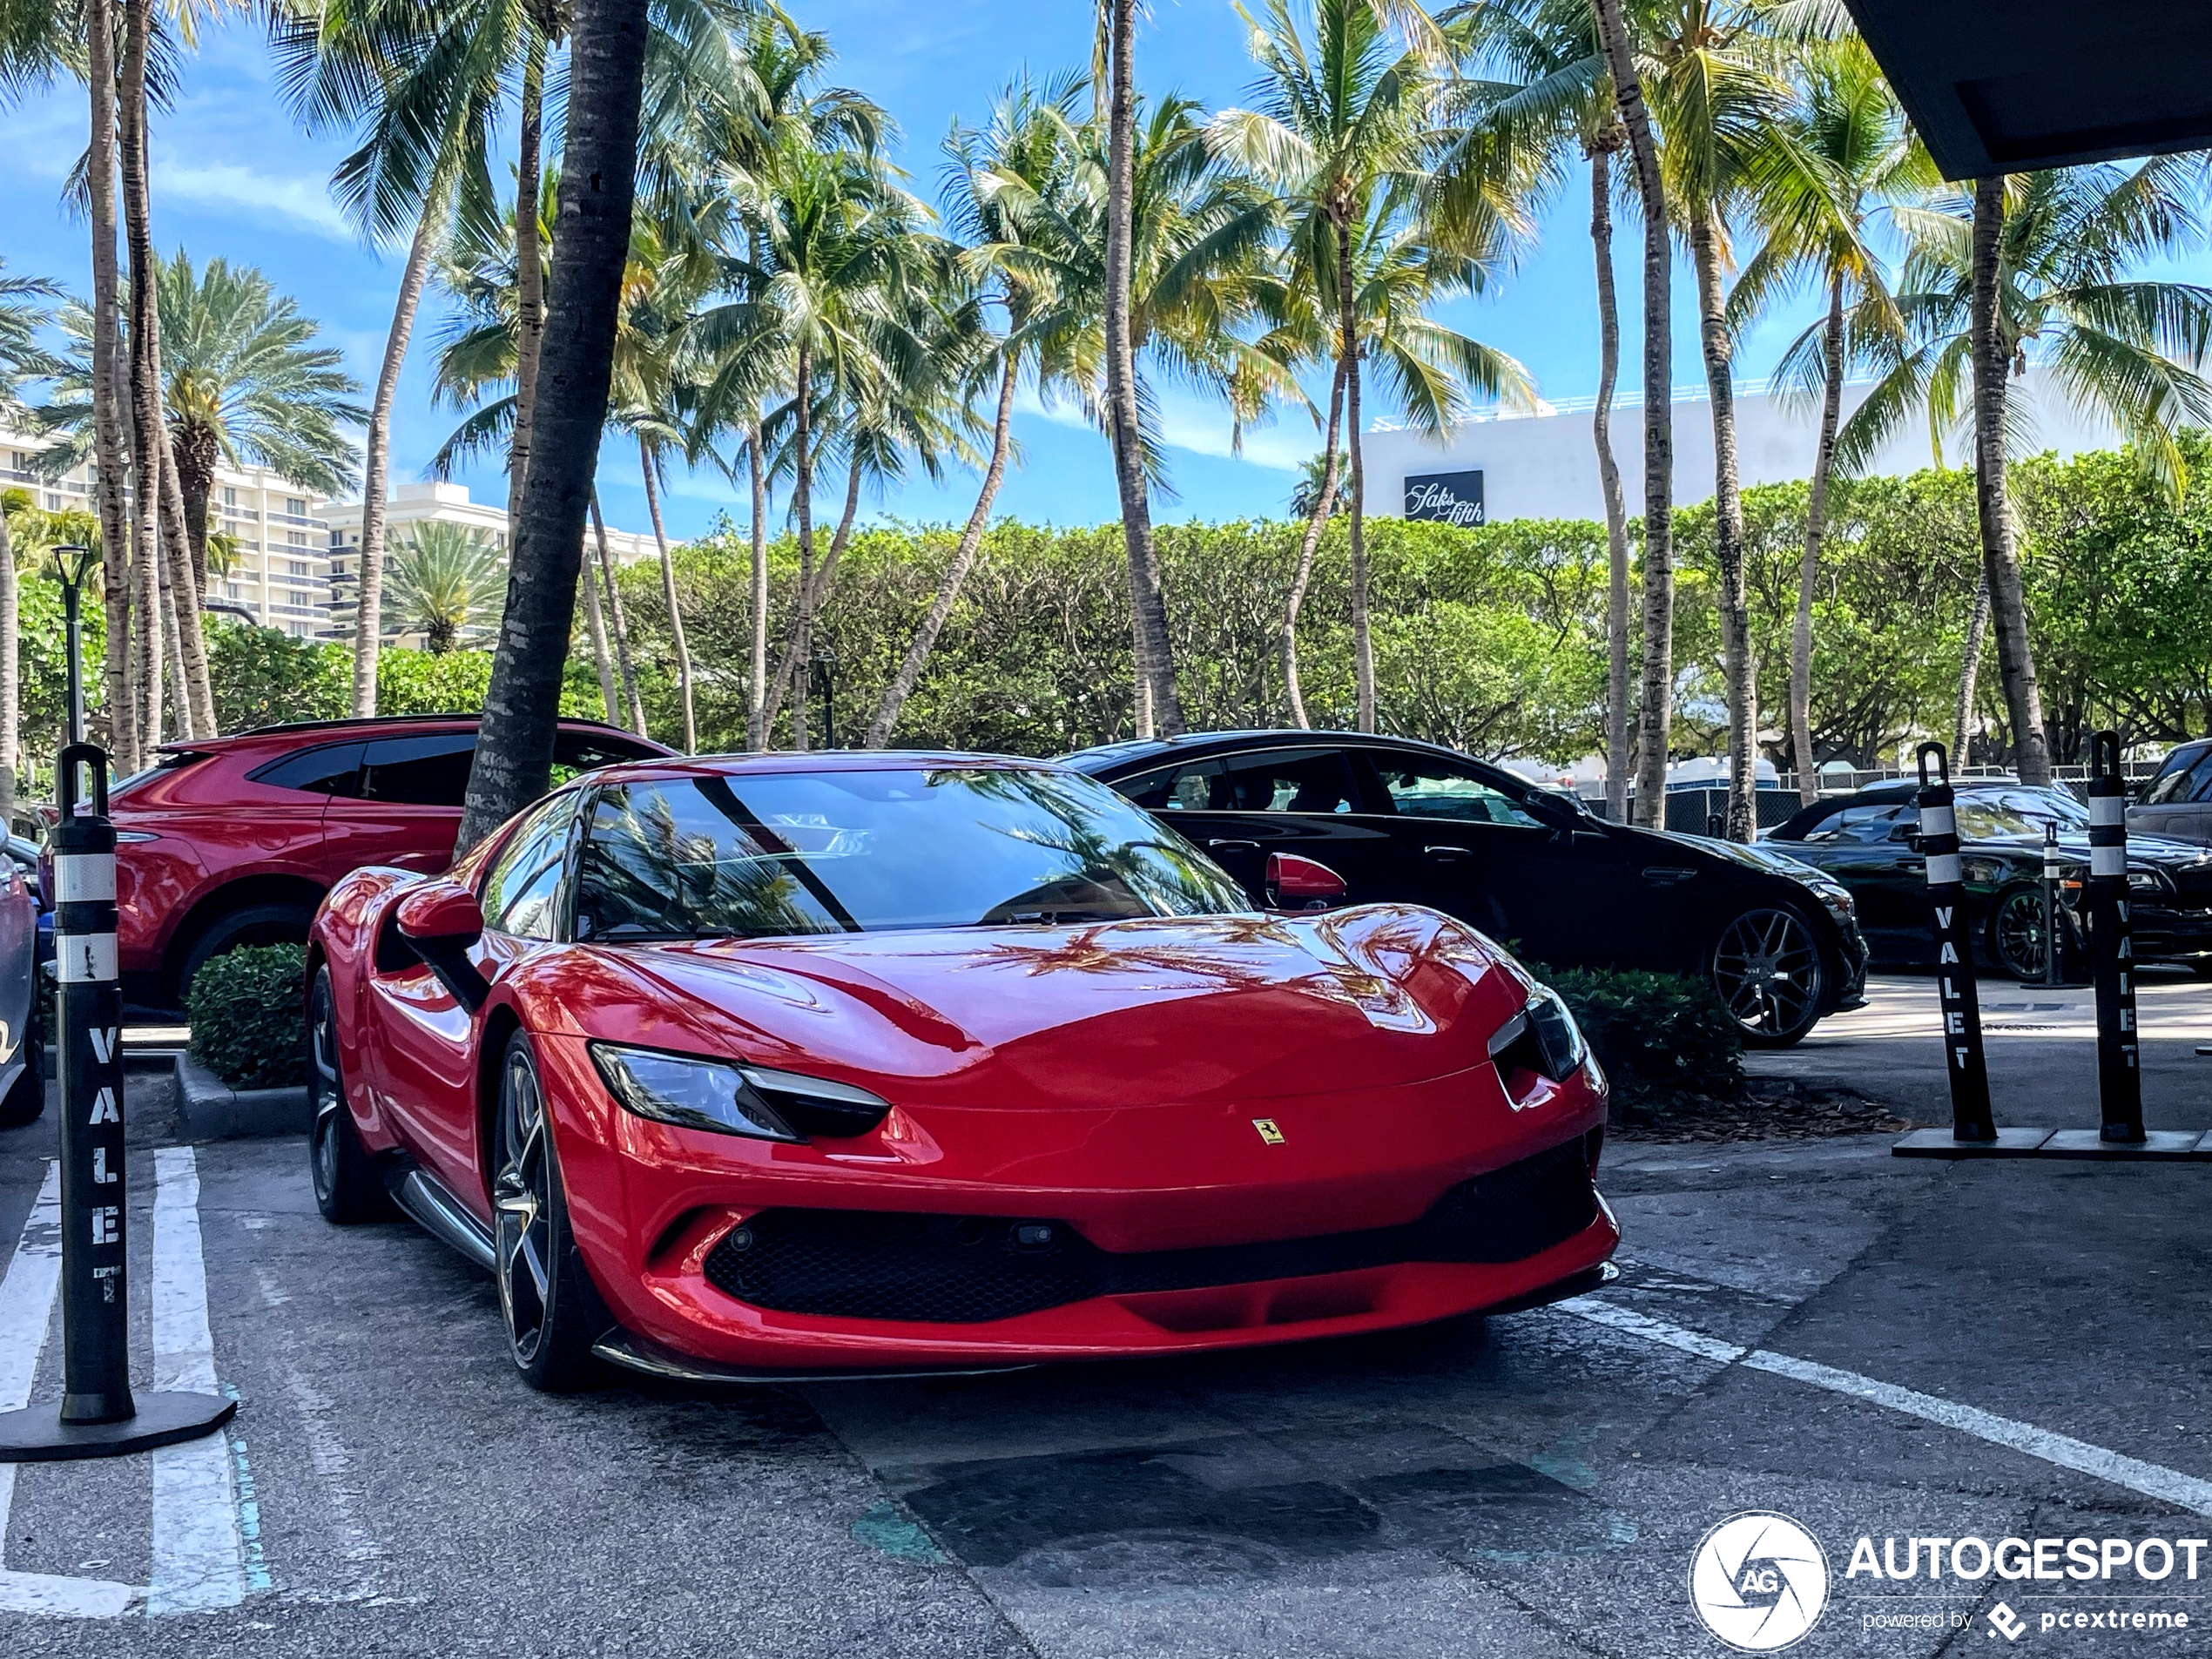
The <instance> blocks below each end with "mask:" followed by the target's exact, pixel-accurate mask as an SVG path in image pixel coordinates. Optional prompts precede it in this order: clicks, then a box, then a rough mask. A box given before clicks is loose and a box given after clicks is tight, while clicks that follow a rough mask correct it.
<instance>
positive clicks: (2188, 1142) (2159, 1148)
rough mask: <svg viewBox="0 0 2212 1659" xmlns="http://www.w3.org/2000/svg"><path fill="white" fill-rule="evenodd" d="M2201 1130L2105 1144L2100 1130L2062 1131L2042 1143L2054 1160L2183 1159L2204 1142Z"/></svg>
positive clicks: (2159, 1131) (2164, 1131)
mask: <svg viewBox="0 0 2212 1659" xmlns="http://www.w3.org/2000/svg"><path fill="white" fill-rule="evenodd" d="M2204 1138H2205V1137H2204V1131H2203V1130H2195V1129H2184V1130H2171V1129H2155V1130H2150V1131H2149V1132H2148V1134H2146V1135H2145V1136H2143V1138H2142V1139H2141V1140H2140V1141H2107V1140H2106V1139H2105V1138H2104V1134H2103V1131H2102V1130H2094V1129H2062V1130H2060V1131H2059V1132H2058V1133H2057V1134H2055V1135H2054V1136H2051V1138H2050V1139H2049V1140H2047V1141H2046V1142H2044V1143H2043V1156H2044V1157H2054V1158H2185V1157H2189V1156H2190V1155H2191V1154H2193V1153H2194V1152H2195V1150H2196V1149H2197V1147H2198V1146H2199V1145H2200V1144H2201V1143H2202V1141H2203V1140H2204Z"/></svg>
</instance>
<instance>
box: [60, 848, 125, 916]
mask: <svg viewBox="0 0 2212 1659" xmlns="http://www.w3.org/2000/svg"><path fill="white" fill-rule="evenodd" d="M114 900H115V854H113V853H57V854H56V855H55V857H54V902H55V903H56V904H98V903H101V902H103V901H105V902H106V903H110V904H111V903H113V902H114Z"/></svg>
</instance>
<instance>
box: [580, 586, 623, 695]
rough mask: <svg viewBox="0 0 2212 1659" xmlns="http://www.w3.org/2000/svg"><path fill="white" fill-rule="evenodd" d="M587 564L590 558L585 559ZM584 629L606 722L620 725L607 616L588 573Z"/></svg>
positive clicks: (596, 587)
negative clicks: (608, 640) (605, 714)
mask: <svg viewBox="0 0 2212 1659" xmlns="http://www.w3.org/2000/svg"><path fill="white" fill-rule="evenodd" d="M586 563H587V566H588V563H589V561H588V560H587V561H586ZM583 631H584V634H585V636H586V637H588V638H589V639H590V641H591V666H592V668H593V669H594V670H595V671H597V674H598V676H599V701H600V702H601V703H602V704H603V705H605V708H606V711H607V724H608V725H622V723H623V719H622V699H621V698H620V697H618V696H617V694H616V691H615V666H614V664H613V662H612V661H611V660H610V659H609V658H608V656H607V619H606V617H605V615H604V613H603V611H602V610H601V609H600V605H599V583H598V579H597V577H596V576H593V575H591V574H590V573H589V571H588V570H587V574H586V575H585V577H584V578H583Z"/></svg>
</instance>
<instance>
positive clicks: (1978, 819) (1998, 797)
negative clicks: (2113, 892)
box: [1959, 789, 2089, 841]
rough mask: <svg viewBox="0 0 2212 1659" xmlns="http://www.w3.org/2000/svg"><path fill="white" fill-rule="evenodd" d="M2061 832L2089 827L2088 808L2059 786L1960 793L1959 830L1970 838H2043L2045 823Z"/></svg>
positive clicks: (1964, 838)
mask: <svg viewBox="0 0 2212 1659" xmlns="http://www.w3.org/2000/svg"><path fill="white" fill-rule="evenodd" d="M2046 824H2056V825H2057V826H2059V830H2060V833H2062V834H2063V833H2067V832H2069V831H2074V830H2086V829H2087V828H2088V827H2089V809H2088V808H2087V807H2086V806H2083V805H2082V804H2081V803H2080V801H2078V800H2076V799H2074V797H2073V796H2071V795H2069V794H2067V792H2065V791H2063V790H2058V789H2006V790H1990V791H1986V792H1976V793H1973V794H1971V795H1961V796H1959V836H1960V837H1961V838H1962V839H1963V840H1969V841H1996V840H2012V839H2014V838H2017V837H2021V836H2026V837H2027V838H2029V839H2031V840H2039V841H2040V840H2042V839H2043V826H2045V825H2046Z"/></svg>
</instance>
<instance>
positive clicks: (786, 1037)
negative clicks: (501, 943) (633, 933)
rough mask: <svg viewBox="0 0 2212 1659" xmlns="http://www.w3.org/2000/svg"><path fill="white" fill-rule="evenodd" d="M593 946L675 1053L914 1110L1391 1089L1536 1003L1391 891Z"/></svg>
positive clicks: (1432, 916) (1491, 959)
mask: <svg viewBox="0 0 2212 1659" xmlns="http://www.w3.org/2000/svg"><path fill="white" fill-rule="evenodd" d="M598 949H599V950H602V951H604V952H605V953H606V954H608V955H610V956H611V955H615V954H619V955H620V956H621V957H623V958H624V959H625V963H624V966H625V967H626V968H627V969H628V971H629V972H631V973H632V974H637V975H638V976H640V977H641V978H642V979H644V980H646V981H651V982H652V985H653V987H654V991H653V994H652V995H651V997H650V999H649V1001H650V1003H651V1006H652V1008H654V1009H655V1010H656V1013H657V1014H658V1015H664V1016H666V1017H667V1018H669V1019H671V1020H675V1021H678V1022H681V1023H683V1024H684V1025H685V1026H687V1027H689V1028H690V1033H689V1035H690V1040H689V1041H688V1042H685V1043H684V1044H683V1046H685V1047H692V1046H695V1045H706V1046H707V1049H708V1051H719V1052H727V1053H732V1054H734V1055H738V1056H740V1057H745V1058H749V1059H753V1060H756V1061H759V1062H761V1063H764V1064H768V1065H776V1066H782V1067H786V1068H788V1069H795V1070H804V1071H808V1072H813V1073H815V1074H817V1075H824V1076H840V1077H842V1078H845V1079H846V1080H848V1081H853V1082H860V1083H862V1084H863V1085H864V1086H868V1087H873V1088H877V1089H879V1092H884V1091H888V1092H889V1093H890V1094H891V1095H892V1096H893V1097H894V1098H899V1099H901V1100H904V1101H906V1102H907V1103H914V1104H923V1103H937V1104H941V1105H947V1106H989V1107H993V1108H998V1109H1007V1108H1016V1107H1025V1106H1038V1107H1049V1106H1055V1105H1082V1106H1102V1105H1126V1104H1131V1103H1157V1104H1163V1103H1169V1102H1175V1101H1184V1102H1193V1103H1204V1102H1209V1101H1218V1100H1222V1099H1229V1098H1235V1099H1243V1100H1251V1099H1260V1098H1265V1097H1268V1096H1294V1095H1304V1094H1318V1093H1325V1092H1330V1091H1335V1090H1342V1089H1376V1088H1387V1087H1390V1086H1393V1085H1396V1084H1401V1083H1407V1082H1421V1081H1426V1080H1430V1079H1433V1078H1436V1077H1440V1076H1447V1075H1449V1074H1452V1073H1454V1072H1458V1071H1462V1070H1465V1069H1468V1068H1470V1067H1473V1066H1477V1065H1480V1064H1483V1063H1485V1062H1487V1058H1488V1052H1489V1049H1488V1044H1489V1038H1490V1036H1491V1035H1492V1034H1493V1033H1494V1032H1495V1031H1496V1030H1497V1029H1498V1028H1499V1027H1500V1026H1501V1025H1502V1024H1504V1023H1505V1022H1506V1021H1507V1020H1508V1019H1510V1018H1511V1017H1512V1016H1513V1015H1514V1014H1515V1013H1516V1012H1518V1011H1519V1009H1520V1008H1521V1004H1522V1003H1523V1001H1525V1000H1526V998H1527V987H1526V984H1525V982H1524V981H1522V980H1521V978H1520V977H1519V974H1518V970H1517V969H1516V968H1508V967H1506V966H1504V958H1503V953H1501V952H1500V951H1499V950H1498V949H1497V948H1496V947H1495V946H1494V945H1492V944H1491V943H1490V942H1489V941H1487V940H1486V939H1484V938H1483V937H1482V936H1481V935H1480V934H1476V933H1474V932H1473V931H1472V930H1471V929H1468V928H1467V927H1464V926H1462V925H1461V924H1460V923H1458V922H1455V921H1452V920H1450V919H1449V918H1447V917H1445V916H1442V915H1440V914H1437V913H1435V912H1433V911H1427V910H1422V909H1419V908H1416V907H1409V906H1397V905H1368V906H1361V907H1357V908H1355V909H1351V910H1345V911H1340V912H1336V913H1332V914H1326V915H1318V916H1313V917H1297V918H1288V917H1278V916H1272V915H1250V914H1247V915H1230V916H1205V917H1193V918H1161V919H1147V920H1143V921H1128V922H1112V923H1098V924H1086V925H1082V926H1075V927H965V928H959V929H931V930H927V931H919V932H901V933H879V934H837V935H827V936H819V937H808V938H799V939H784V940H766V941H711V942H698V943H684V944H677V945H656V946H630V947H600V948H598ZM617 1017H618V1018H619V1017H621V1016H617ZM587 1035H597V1036H601V1037H604V1038H608V1039H611V1040H617V1041H621V1040H628V1041H633V1042H638V1041H654V1040H655V1039H653V1038H651V1037H649V1036H644V1035H639V1034H638V1033H637V1031H636V1030H635V1028H633V1027H632V1026H631V1025H630V1023H629V1022H628V1021H627V1020H626V1019H625V1020H624V1022H623V1026H622V1028H619V1029H601V1030H593V1031H589V1032H587Z"/></svg>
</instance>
